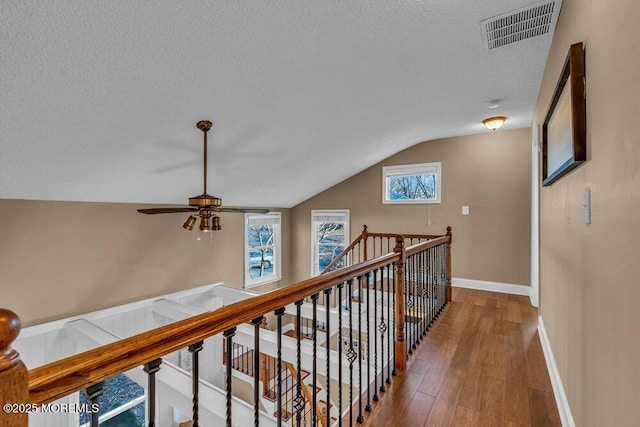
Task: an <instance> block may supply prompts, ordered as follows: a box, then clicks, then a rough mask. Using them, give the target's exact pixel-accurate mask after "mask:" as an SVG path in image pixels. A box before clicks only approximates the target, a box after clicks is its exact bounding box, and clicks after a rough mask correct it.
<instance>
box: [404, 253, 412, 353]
mask: <svg viewBox="0 0 640 427" xmlns="http://www.w3.org/2000/svg"><path fill="white" fill-rule="evenodd" d="M412 286H413V285H412V283H411V260H410V259H407V260H406V261H405V263H404V301H405V314H406V316H405V319H407V320H405V324H404V325H405V326H404V327H405V331H406V332H405V333H406V335H405V336H406V340H407V353H408V354H407V358H408V357H409V355H410V354H413V347H412V346H411V342H412V339H411V334H412V332H413V326H412V324H413V322H411V318H412V314H413V311H412V308H413V299H412V297H411V287H412Z"/></svg>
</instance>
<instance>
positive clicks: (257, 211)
mask: <svg viewBox="0 0 640 427" xmlns="http://www.w3.org/2000/svg"><path fill="white" fill-rule="evenodd" d="M216 211H217V212H233V213H255V214H266V213H269V209H237V208H218V209H216Z"/></svg>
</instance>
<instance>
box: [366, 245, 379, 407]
mask: <svg viewBox="0 0 640 427" xmlns="http://www.w3.org/2000/svg"><path fill="white" fill-rule="evenodd" d="M380 252H382V237H381V238H380ZM377 272H378V270H373V322H374V327H373V381H374V385H373V401H374V402H377V401H378V334H377V333H376V328H375V327H376V326H377V325H378V291H377V289H378V275H377ZM380 281H382V271H381V272H380ZM367 307H369V300H367ZM367 339H368V341H369V342H371V338H369V336H367ZM367 354H371V349H369V351H368V352H367Z"/></svg>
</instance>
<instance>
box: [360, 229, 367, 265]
mask: <svg viewBox="0 0 640 427" xmlns="http://www.w3.org/2000/svg"><path fill="white" fill-rule="evenodd" d="M368 237H369V233H368V232H367V224H365V225H364V226H363V227H362V234H360V239H362V240H363V241H364V259H363V261H366V260H367V238H368Z"/></svg>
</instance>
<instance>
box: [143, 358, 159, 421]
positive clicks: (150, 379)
mask: <svg viewBox="0 0 640 427" xmlns="http://www.w3.org/2000/svg"><path fill="white" fill-rule="evenodd" d="M161 363H162V359H156V360H152V361H151V362H149V363H147V364H145V365H144V368H143V369H144V371H145V372H146V373H147V386H148V390H149V393H148V394H147V395H148V396H149V397H148V398H147V401H148V405H149V427H156V372H158V371H159V370H160V364H161Z"/></svg>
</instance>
